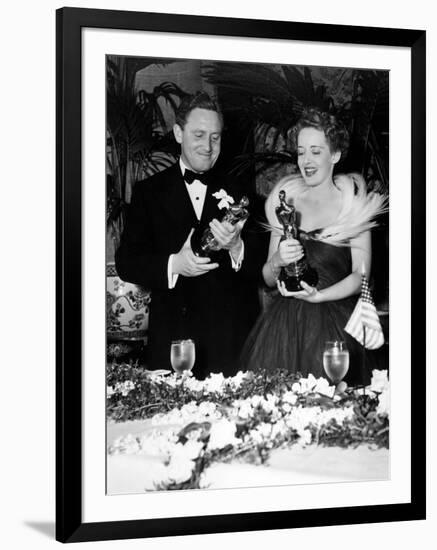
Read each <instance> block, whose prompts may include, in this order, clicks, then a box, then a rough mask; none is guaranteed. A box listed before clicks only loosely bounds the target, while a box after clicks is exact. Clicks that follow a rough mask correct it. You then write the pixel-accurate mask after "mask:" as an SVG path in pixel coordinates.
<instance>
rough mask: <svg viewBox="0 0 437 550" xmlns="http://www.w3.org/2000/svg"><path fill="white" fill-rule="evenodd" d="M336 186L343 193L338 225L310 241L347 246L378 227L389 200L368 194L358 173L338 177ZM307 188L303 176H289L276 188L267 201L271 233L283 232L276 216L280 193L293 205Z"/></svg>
mask: <svg viewBox="0 0 437 550" xmlns="http://www.w3.org/2000/svg"><path fill="white" fill-rule="evenodd" d="M334 183H335V185H336V187H337V188H338V189H340V190H341V192H342V194H343V204H342V208H341V211H340V214H339V216H338V218H337V220H336V221H335V223H332V224H331V225H328V226H327V227H324V228H320V231H317V232H315V233H313V234H312V235H311V236H310V238H312V239H317V240H320V241H324V242H326V243H329V244H332V245H335V246H347V245H349V243H350V240H351V239H353V238H355V237H357V236H358V235H360V234H361V233H363V232H364V231H367V230H369V229H372V228H373V227H376V226H377V225H378V224H377V222H376V218H377V217H378V216H380V215H381V214H383V213H385V212H387V211H388V197H387V196H385V195H380V194H379V193H375V192H370V193H367V189H366V183H365V181H364V179H363V177H362V176H361V175H359V174H341V175H338V176H335V177H334ZM308 189H309V188H308V186H307V185H306V184H305V182H304V180H303V179H302V177H301V176H297V175H293V176H287V177H285V178H283V179H282V180H280V181H279V182H278V183H277V184H276V185H275V187H274V188H273V190H272V191H271V192H270V194H269V196H268V198H267V201H266V215H267V220H268V222H269V229H270V230H271V231H275V232H280V233H282V228H280V227H279V226H278V225H277V223H278V220H277V218H276V213H275V209H276V207H277V206H278V205H279V199H278V193H279V191H280V190H284V191H285V193H286V197H287V200H289V199H292V200H293V203H294V202H295V199H296V197H297V196H298V195H300V194H301V193H305V192H307V191H308Z"/></svg>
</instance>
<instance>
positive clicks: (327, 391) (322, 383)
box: [314, 378, 335, 397]
mask: <svg viewBox="0 0 437 550" xmlns="http://www.w3.org/2000/svg"><path fill="white" fill-rule="evenodd" d="M314 391H315V392H317V393H320V394H321V395H326V396H327V397H333V396H334V393H335V386H330V384H329V382H328V380H326V378H319V379H318V380H317V384H316V386H315V388H314Z"/></svg>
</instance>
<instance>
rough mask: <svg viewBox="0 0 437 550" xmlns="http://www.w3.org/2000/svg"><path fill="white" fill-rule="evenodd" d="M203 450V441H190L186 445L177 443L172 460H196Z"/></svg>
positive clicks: (172, 453) (172, 452)
mask: <svg viewBox="0 0 437 550" xmlns="http://www.w3.org/2000/svg"><path fill="white" fill-rule="evenodd" d="M202 449H203V443H202V442H201V441H192V440H190V439H188V441H186V443H185V444H182V443H177V444H176V445H174V447H173V449H172V451H171V460H176V459H177V460H194V459H196V458H197V457H198V456H199V455H200V452H201V451H202Z"/></svg>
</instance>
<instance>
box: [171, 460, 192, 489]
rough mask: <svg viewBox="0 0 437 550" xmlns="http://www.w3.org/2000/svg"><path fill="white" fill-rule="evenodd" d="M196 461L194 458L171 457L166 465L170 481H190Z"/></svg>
mask: <svg viewBox="0 0 437 550" xmlns="http://www.w3.org/2000/svg"><path fill="white" fill-rule="evenodd" d="M194 466H195V463H194V462H193V461H192V460H188V459H183V458H182V459H181V458H176V459H175V460H173V459H171V460H170V463H169V464H168V466H166V472H165V473H166V476H167V479H168V481H169V482H173V483H183V482H184V481H188V480H189V479H190V477H191V475H192V473H193V470H194Z"/></svg>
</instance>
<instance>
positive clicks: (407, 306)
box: [56, 8, 426, 542]
mask: <svg viewBox="0 0 437 550" xmlns="http://www.w3.org/2000/svg"><path fill="white" fill-rule="evenodd" d="M56 22H57V33H56V36H57V48H56V51H57V79H56V83H57V90H56V91H57V93H56V98H57V109H56V113H57V119H56V120H57V127H56V130H57V150H56V153H57V154H56V159H57V165H56V166H57V203H56V207H57V209H56V211H57V232H56V236H57V241H56V242H57V287H56V292H57V308H56V313H57V325H56V331H57V332H56V334H57V386H56V417H57V425H56V435H57V442H56V465H57V478H56V495H57V509H56V515H57V519H56V539H57V540H59V541H60V542H79V541H91V540H110V539H128V538H151V537H177V536H181V535H183V536H189V535H194V534H197V535H200V534H204V535H205V534H208V533H216V534H221V535H225V534H227V533H235V534H236V535H237V534H241V533H243V532H247V531H258V532H264V531H271V530H281V529H288V530H291V531H295V530H296V529H297V528H300V527H306V528H316V527H321V526H323V527H326V528H331V527H333V526H337V527H340V526H347V525H353V524H366V523H374V524H375V523H381V522H396V521H397V522H399V521H412V520H422V519H424V518H425V517H426V499H425V483H426V472H425V444H426V437H425V432H426V422H425V419H426V416H425V412H426V411H425V400H424V393H425V382H426V377H425V350H426V346H425V319H426V303H425V300H424V297H425V296H424V295H425V289H424V282H425V261H424V259H425V235H424V225H423V221H424V220H425V189H424V186H423V181H424V178H425V162H424V151H425V149H424V146H425V112H426V109H425V101H424V100H425V93H424V85H425V31H423V30H417V29H406V28H393V29H386V28H383V27H378V26H374V27H359V26H353V25H349V24H344V25H341V24H338V25H324V24H320V23H300V22H293V21H291V20H288V21H280V20H277V21H274V20H258V19H250V18H246V19H238V18H233V17H207V16H201V17H195V16H190V15H184V14H182V13H174V14H167V13H154V12H141V11H140V12H133V11H120V10H118V11H117V10H115V11H114V10H108V9H81V8H62V9H59V10H58V11H57V13H56ZM298 536H299V535H298Z"/></svg>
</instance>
